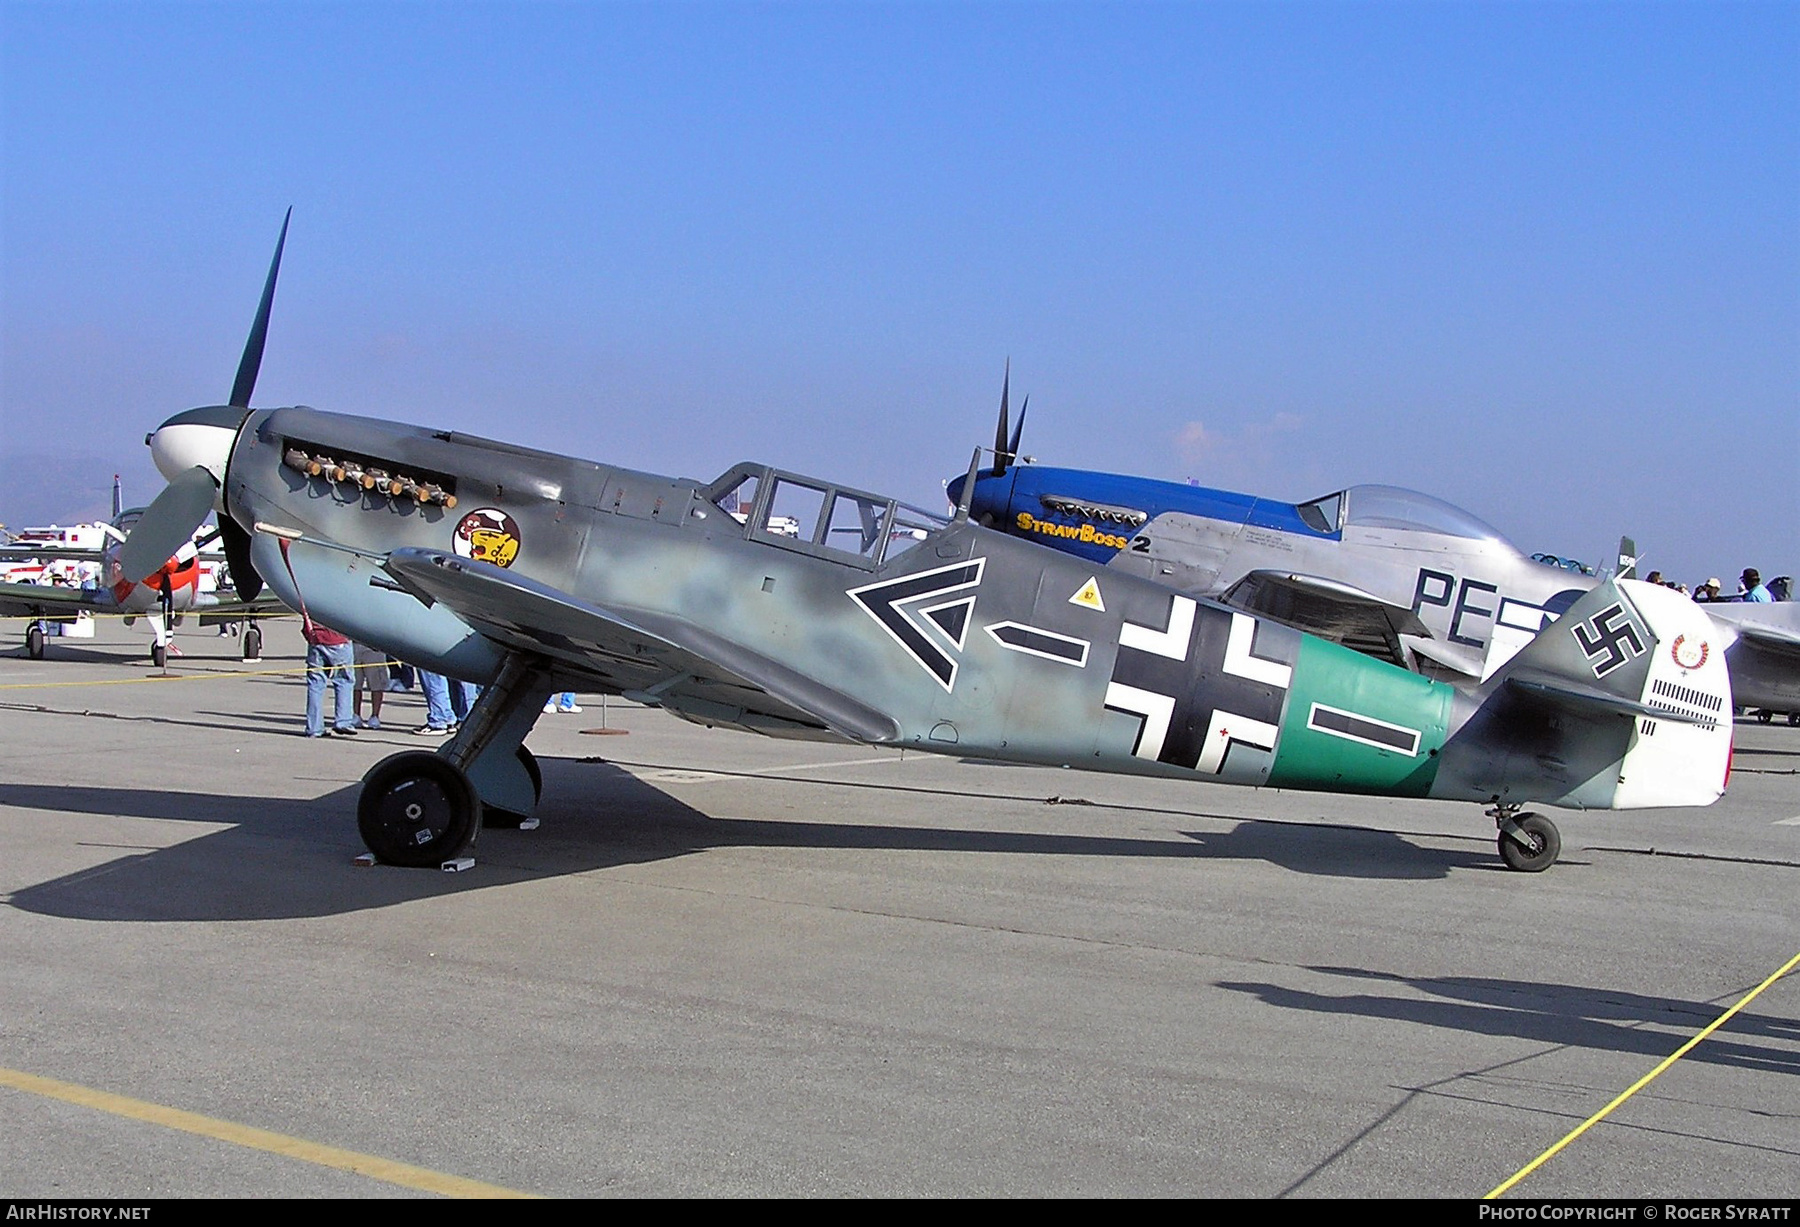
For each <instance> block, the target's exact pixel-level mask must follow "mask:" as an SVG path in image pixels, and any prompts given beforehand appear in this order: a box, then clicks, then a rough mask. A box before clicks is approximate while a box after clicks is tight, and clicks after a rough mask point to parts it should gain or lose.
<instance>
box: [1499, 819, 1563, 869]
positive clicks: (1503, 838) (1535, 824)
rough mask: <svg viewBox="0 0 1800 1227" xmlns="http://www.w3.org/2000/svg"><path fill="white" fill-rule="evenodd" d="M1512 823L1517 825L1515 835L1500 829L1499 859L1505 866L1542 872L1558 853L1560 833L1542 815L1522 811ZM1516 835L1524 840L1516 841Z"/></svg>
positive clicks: (1548, 866) (1552, 863) (1560, 850)
mask: <svg viewBox="0 0 1800 1227" xmlns="http://www.w3.org/2000/svg"><path fill="white" fill-rule="evenodd" d="M1512 824H1513V825H1514V826H1516V827H1517V828H1518V835H1515V834H1514V833H1513V832H1512V831H1508V830H1504V829H1503V830H1501V832H1500V859H1501V860H1503V861H1505V862H1506V866H1507V868H1508V869H1517V870H1518V871H1519V872H1520V873H1542V872H1544V870H1546V869H1548V868H1550V866H1552V865H1554V864H1555V863H1556V858H1557V857H1558V856H1559V855H1560V854H1561V853H1562V833H1561V832H1559V831H1558V830H1557V829H1556V824H1555V823H1554V822H1551V821H1550V820H1549V819H1548V818H1546V817H1544V816H1543V815H1542V814H1535V813H1524V814H1520V815H1519V816H1518V817H1517V818H1514V819H1513V823H1512ZM1519 836H1523V837H1524V839H1525V842H1524V843H1520V842H1519Z"/></svg>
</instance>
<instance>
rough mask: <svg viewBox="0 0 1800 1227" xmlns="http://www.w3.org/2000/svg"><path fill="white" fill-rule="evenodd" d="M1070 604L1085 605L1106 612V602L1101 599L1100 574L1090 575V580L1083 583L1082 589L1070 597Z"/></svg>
mask: <svg viewBox="0 0 1800 1227" xmlns="http://www.w3.org/2000/svg"><path fill="white" fill-rule="evenodd" d="M1069 604H1071V605H1085V606H1086V607H1087V608H1089V609H1097V610H1099V611H1100V612H1101V613H1105V612H1106V602H1105V601H1103V600H1101V599H1100V577H1099V576H1098V575H1093V576H1089V577H1088V582H1087V583H1085V584H1083V585H1081V591H1080V592H1077V593H1076V594H1075V595H1074V596H1072V597H1070V598H1069Z"/></svg>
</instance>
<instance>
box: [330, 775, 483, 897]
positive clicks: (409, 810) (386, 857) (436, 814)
mask: <svg viewBox="0 0 1800 1227" xmlns="http://www.w3.org/2000/svg"><path fill="white" fill-rule="evenodd" d="M356 829H357V830H358V831H360V832H362V837H363V842H364V843H365V844H367V845H368V846H369V851H371V852H373V853H374V854H375V857H376V859H377V860H380V861H382V862H384V863H385V864H389V865H403V866H405V867H407V868H410V869H429V868H432V867H434V866H437V865H441V864H443V863H444V862H445V861H447V860H450V859H451V858H452V857H455V856H460V855H461V854H462V853H463V852H464V850H466V849H467V848H468V847H469V846H470V845H471V844H473V843H474V842H475V836H477V835H478V834H480V833H481V799H480V798H479V797H477V796H476V795H475V789H474V786H473V785H471V784H470V783H469V777H468V776H466V775H464V774H463V773H462V769H461V768H459V767H456V766H454V765H453V764H451V763H450V762H448V761H446V760H445V759H443V758H440V757H439V756H438V755H436V754H433V753H432V752H430V751H429V750H408V751H406V752H404V753H401V754H394V755H390V756H389V757H387V758H384V759H382V760H381V761H380V762H378V763H376V764H375V766H374V767H372V768H370V770H369V774H367V775H365V776H364V777H363V787H362V795H361V796H360V797H359V798H358V799H357V802H356Z"/></svg>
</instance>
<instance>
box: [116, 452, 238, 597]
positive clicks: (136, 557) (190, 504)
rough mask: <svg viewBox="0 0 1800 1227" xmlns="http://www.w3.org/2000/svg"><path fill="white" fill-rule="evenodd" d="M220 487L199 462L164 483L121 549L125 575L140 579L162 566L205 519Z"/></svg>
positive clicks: (184, 543) (121, 560)
mask: <svg viewBox="0 0 1800 1227" xmlns="http://www.w3.org/2000/svg"><path fill="white" fill-rule="evenodd" d="M218 490H219V488H218V486H216V485H214V484H213V477H212V474H211V473H208V472H207V471H206V470H205V469H203V468H200V467H199V466H198V465H196V466H195V467H193V468H191V469H189V470H187V471H186V472H184V473H182V474H181V475H180V476H178V477H177V478H176V479H175V480H174V481H172V482H170V483H169V484H168V485H167V486H165V487H163V492H162V493H161V494H159V495H157V496H156V501H155V502H153V503H151V504H150V506H148V507H146V508H145V509H144V514H143V517H142V518H141V519H139V520H138V522H137V526H136V527H135V528H133V529H132V530H131V535H130V536H129V537H127V538H125V544H124V545H123V546H121V547H120V549H119V566H120V567H121V568H122V569H123V570H124V572H125V577H126V578H127V579H130V580H133V581H141V580H143V579H144V578H145V577H146V576H150V575H154V574H155V573H156V572H157V571H159V570H161V569H162V566H163V564H164V563H166V562H168V561H169V559H171V558H173V557H174V556H175V551H176V550H179V549H180V548H181V547H182V546H184V545H186V544H187V543H188V540H189V538H191V537H192V536H193V535H194V530H195V529H196V528H199V527H200V523H201V521H203V520H205V519H206V513H207V512H209V511H211V510H212V509H213V497H214V495H216V494H217V493H218Z"/></svg>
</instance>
